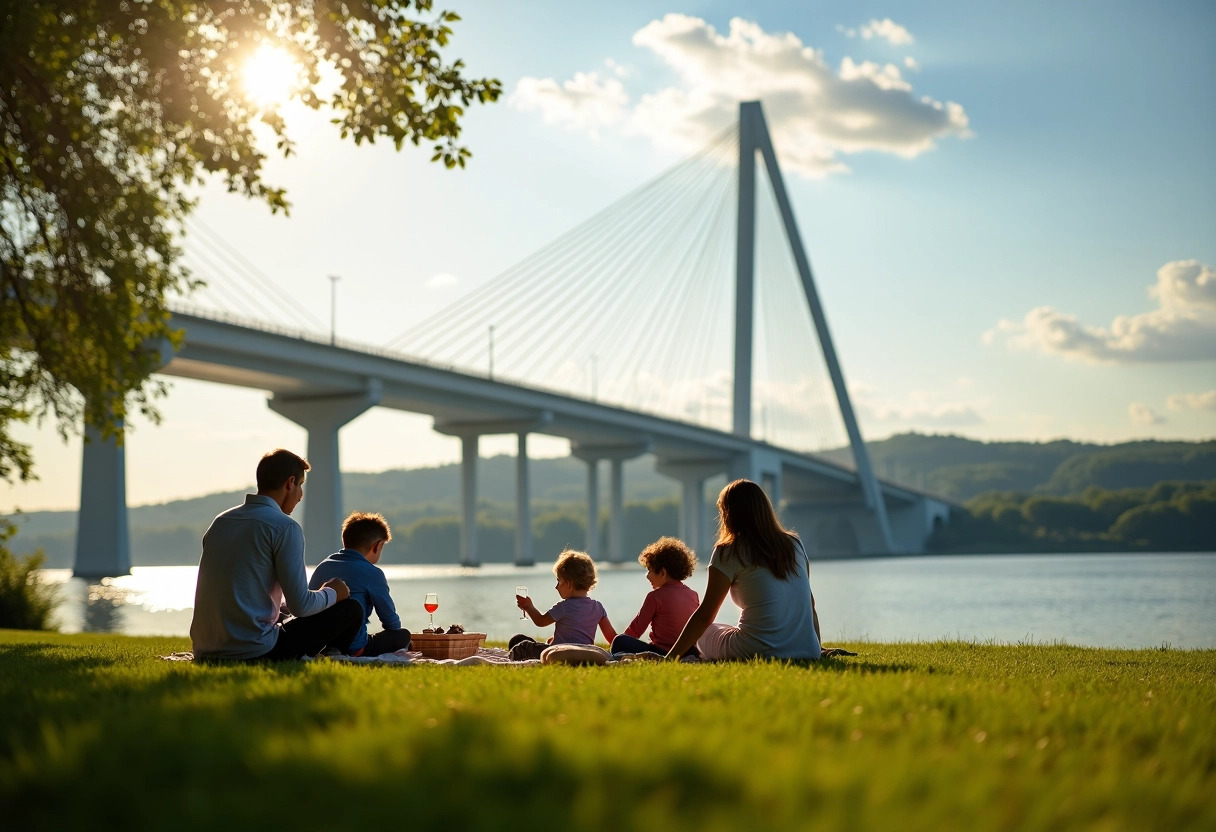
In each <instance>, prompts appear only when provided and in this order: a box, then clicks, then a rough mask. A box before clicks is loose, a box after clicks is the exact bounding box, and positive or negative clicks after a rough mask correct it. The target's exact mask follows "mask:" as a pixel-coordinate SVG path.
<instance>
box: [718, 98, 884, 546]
mask: <svg viewBox="0 0 1216 832" xmlns="http://www.w3.org/2000/svg"><path fill="white" fill-rule="evenodd" d="M757 153H759V154H760V156H761V158H762V160H763V162H764V169H765V171H766V173H767V174H768V180H769V184H770V185H771V186H772V189H773V196H774V198H775V199H776V202H777V208H778V210H779V211H780V212H781V222H782V225H783V226H784V228H785V235H786V239H787V240H788V242H789V245H790V253H791V254H792V255H793V258H794V264H795V265H796V266H797V269H798V275H799V278H800V279H801V281H802V290H803V294H804V295H805V296H806V302H807V305H808V306H809V308H810V313H811V320H812V321H813V322H814V324H815V333H816V335H818V337H819V348H820V350H821V351H822V353H823V360H824V363H825V364H826V365H827V370H828V375H829V376H830V377H831V380H832V389H833V391H834V392H835V394H836V403H837V406H838V407H839V409H840V417H841V419H842V421H843V422H844V426H845V431H846V432H847V433H848V437H849V445H850V447H851V448H852V451H853V462H854V464H855V465H856V468H857V477H858V480H859V481H860V485H861V491H862V496H863V498H864V500H865V505H866V508H867V509H869V510H870V511H872V512H873V513H874V519H875V521H876V523H877V525H878V529H879V533H880V536H881V540H882V544H883V546H884V548H885V551H886V552H887V553H890V552H894V551H895V548H896V547H895V544H894V540H893V538H892V535H891V525H890V522H889V521H888V519H887V507H886V503H885V502H884V500H883V496H882V491H881V489H880V488H879V485H878V479H877V478H876V477H875V476H874V468H873V466H872V465H871V464H870V455H869V452H868V451H867V450H866V444H865V441H864V440H863V439H862V437H861V429H860V428H859V427H858V425H857V417H856V415H855V414H854V412H853V404H852V401H851V400H850V399H849V391H848V387H847V386H846V385H845V381H844V371H843V370H841V367H840V361H839V359H838V358H837V356H836V348H835V347H834V346H833V344H832V334H831V332H830V331H829V330H828V321H827V317H826V316H825V315H824V312H823V304H822V303H820V302H819V293H818V291H816V289H815V279H814V277H813V275H812V274H811V265H810V261H809V260H808V259H807V256H806V249H805V247H804V246H803V245H802V235H801V234H800V233H799V231H798V224H797V223H796V222H795V220H794V209H793V207H792V206H791V205H790V200H789V196H788V195H787V194H786V191H785V180H784V178H783V177H782V175H781V168H780V166H779V165H778V164H777V154H776V152H775V151H774V150H773V141H772V138H771V137H770V136H769V132H768V124H767V122H766V121H765V119H764V109H763V108H762V107H761V105H760V102H759V101H744V102H741V103H740V104H739V171H738V176H739V190H738V199H739V204H738V232H737V238H736V249H735V367H734V401H733V423H732V430H733V432H734V433H735V434H736V435H737V436H742V437H750V436H751V413H752V335H753V309H754V301H755V291H756V289H755V264H756V246H755V238H756V154H757Z"/></svg>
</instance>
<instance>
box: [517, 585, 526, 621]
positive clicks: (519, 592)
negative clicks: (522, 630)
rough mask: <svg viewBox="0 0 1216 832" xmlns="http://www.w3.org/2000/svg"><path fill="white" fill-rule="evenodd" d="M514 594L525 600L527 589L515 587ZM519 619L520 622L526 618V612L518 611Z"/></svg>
mask: <svg viewBox="0 0 1216 832" xmlns="http://www.w3.org/2000/svg"><path fill="white" fill-rule="evenodd" d="M515 594H516V595H519V596H521V597H523V598H527V597H528V588H527V587H526V586H517V587H515ZM519 617H520V619H521V620H522V619H525V618H527V617H528V614H527V613H526V612H524V611H523V610H520V611H519Z"/></svg>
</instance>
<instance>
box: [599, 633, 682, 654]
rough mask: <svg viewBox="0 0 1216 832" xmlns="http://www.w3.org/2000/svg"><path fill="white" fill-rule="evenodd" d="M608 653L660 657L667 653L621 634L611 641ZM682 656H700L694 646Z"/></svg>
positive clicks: (660, 648) (638, 639)
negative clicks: (646, 654) (642, 654)
mask: <svg viewBox="0 0 1216 832" xmlns="http://www.w3.org/2000/svg"><path fill="white" fill-rule="evenodd" d="M609 652H610V653H657V654H658V655H660V656H666V655H667V651H666V650H664V649H663V648H662V647H656V646H655V645H653V644H651V643H650V642H649V641H642V640H641V639H640V638H634V637H633V636H627V635H625V634H624V633H621V634H620V635H619V636H617V637H616V638H614V639H613V640H612V648H611V650H609ZM684 655H685V656H698V657H699V656H700V655H701V654H700V653H699V652H698V651H697V648H696V647H695V646H694V647H690V648H688V652H687V653H685V654H684Z"/></svg>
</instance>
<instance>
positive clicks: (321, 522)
mask: <svg viewBox="0 0 1216 832" xmlns="http://www.w3.org/2000/svg"><path fill="white" fill-rule="evenodd" d="M379 403H380V382H379V381H377V380H375V379H371V380H369V381H368V383H367V387H366V389H364V390H362V391H359V392H357V393H347V394H344V395H336V396H335V395H320V396H290V397H288V396H283V395H279V394H276V395H275V396H273V397H272V398H270V399H269V400H268V402H267V404H268V405H269V406H270V409H271V410H273V411H274V412H275V413H278V414H279V415H280V416H285V417H286V418H288V419H290V420H291V421H293V422H295V423H296V424H297V425H299V426H300V427H302V428H304V429H305V430H307V431H308V462H309V464H310V465H311V466H312V468H311V469H310V470H309V472H308V477H307V479H306V483H305V487H304V496H305V500H304V523H303V526H304V539H305V540H306V541H307V542H308V543H309V544H310V545H311V547H312V548H311V552H310V554H309V559H310V560H311V562H313V563H317V562H319V561H320V560H321V559H322V558H324V557H325V556H326V555H329V554H330V553H331V552H336V551H337V550H338V549H341V548H342V537H341V526H342V520H343V513H342V469H341V461H340V459H339V453H338V430H339V429H340V428H341V427H342V426H343V425H345V424H347V423H348V422H351V421H353V420H354V419H355V418H357V417H359V416H361V415H362V414H363V413H365V412H366V411H367V410H368V409H370V408H372V407H375V406H376V405H378V404H379Z"/></svg>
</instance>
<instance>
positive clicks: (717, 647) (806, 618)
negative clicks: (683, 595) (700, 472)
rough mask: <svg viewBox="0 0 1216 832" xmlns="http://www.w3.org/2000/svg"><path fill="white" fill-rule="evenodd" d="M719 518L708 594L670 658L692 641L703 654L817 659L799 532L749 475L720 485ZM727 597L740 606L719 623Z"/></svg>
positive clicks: (811, 598)
mask: <svg viewBox="0 0 1216 832" xmlns="http://www.w3.org/2000/svg"><path fill="white" fill-rule="evenodd" d="M718 523H719V530H718V541H717V544H716V545H715V546H714V551H713V553H712V554H711V555H710V557H709V569H708V570H707V572H708V580H707V581H706V585H705V596H704V598H703V599H702V600H701V604H700V606H698V607H697V610H696V612H694V613H693V614H692V617H691V618H690V619H689V620H688V624H687V625H686V626H685V627H684V631H683V632H682V633H680V637H679V638H678V639H677V640H676V643H675V645H674V646H673V647H672V648H671V650H669V651H668V652H667V658H668V659H679V658H681V657H682V656H683V655H684V654H685V653H687V651H688V650H689V649H690V648H692V647H693V646H694V645H695V646H696V648H697V651H698V652H699V653H700V654H701V657H702V658H706V659H749V658H752V657H756V656H760V657H767V658H781V659H818V658H819V657H820V655H821V654H822V644H821V642H820V639H819V618H818V616H817V615H816V614H815V596H814V595H813V594H812V593H811V584H810V561H809V560H808V559H807V554H806V549H805V548H804V547H803V545H802V541H801V540H799V539H798V535H797V534H795V533H793V532H791V531H789V530H788V529H786V528H785V527H783V526H782V525H781V521H780V520H779V519H778V518H777V513H776V511H775V510H774V509H773V504H772V502H771V501H770V500H769V498H768V495H767V494H765V493H764V489H762V488H761V487H760V486H759V485H757V484H756V483H754V482H752V481H751V480H735V481H734V482H732V483H730V484H728V485H727V486H726V487H725V488H723V489H722V493H720V494H719V495H718ZM728 594H729V595H730V597H731V600H732V601H734V603H735V605H736V606H738V607H739V608H740V609H741V610H742V613H741V615H740V616H739V624H738V626H731V625H729V624H718V623H715V621H714V619H715V618H716V617H717V615H718V610H719V609H721V607H722V602H723V601H724V600H726V596H727V595H728Z"/></svg>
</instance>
